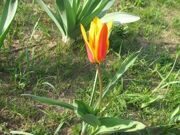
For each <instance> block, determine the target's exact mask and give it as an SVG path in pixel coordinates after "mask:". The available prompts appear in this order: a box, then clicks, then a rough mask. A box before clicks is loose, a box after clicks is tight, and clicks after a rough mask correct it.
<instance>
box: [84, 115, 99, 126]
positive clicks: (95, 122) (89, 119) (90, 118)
mask: <svg viewBox="0 0 180 135" xmlns="http://www.w3.org/2000/svg"><path fill="white" fill-rule="evenodd" d="M81 118H82V120H83V121H84V122H86V123H87V124H89V125H91V126H93V127H97V126H99V125H100V124H101V123H100V121H99V119H98V118H97V117H96V116H95V115H93V114H85V115H83V116H82V117H81Z"/></svg>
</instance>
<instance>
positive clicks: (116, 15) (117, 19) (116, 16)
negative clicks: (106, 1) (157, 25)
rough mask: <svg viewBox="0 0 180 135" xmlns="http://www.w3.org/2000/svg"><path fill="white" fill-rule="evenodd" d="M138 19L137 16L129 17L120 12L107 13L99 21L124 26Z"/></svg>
mask: <svg viewBox="0 0 180 135" xmlns="http://www.w3.org/2000/svg"><path fill="white" fill-rule="evenodd" d="M139 19H140V17H138V16H134V15H130V14H127V13H121V12H113V13H108V14H106V15H105V16H103V17H102V18H101V20H102V21H103V22H104V23H107V22H111V21H112V22H113V23H117V24H126V23H131V22H136V21H138V20H139Z"/></svg>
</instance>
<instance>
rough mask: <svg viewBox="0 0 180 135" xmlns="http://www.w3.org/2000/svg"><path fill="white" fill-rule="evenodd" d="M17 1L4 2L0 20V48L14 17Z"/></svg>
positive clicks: (8, 0)
mask: <svg viewBox="0 0 180 135" xmlns="http://www.w3.org/2000/svg"><path fill="white" fill-rule="evenodd" d="M17 6H18V0H6V2H5V5H4V9H3V12H2V16H1V18H0V48H1V46H2V44H3V41H4V39H5V36H6V34H7V32H8V28H9V26H10V24H11V22H12V20H13V18H14V16H15V13H16V10H17Z"/></svg>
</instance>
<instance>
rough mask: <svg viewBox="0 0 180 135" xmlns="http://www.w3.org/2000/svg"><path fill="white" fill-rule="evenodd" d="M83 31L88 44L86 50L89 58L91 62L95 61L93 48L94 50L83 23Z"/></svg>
mask: <svg viewBox="0 0 180 135" xmlns="http://www.w3.org/2000/svg"><path fill="white" fill-rule="evenodd" d="M81 33H82V36H83V39H84V41H85V44H86V51H87V55H88V59H89V61H90V62H91V63H94V55H93V50H92V48H91V46H90V44H89V42H88V39H87V35H86V31H85V29H84V26H83V25H82V24H81Z"/></svg>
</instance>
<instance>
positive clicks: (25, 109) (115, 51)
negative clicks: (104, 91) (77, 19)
mask: <svg viewBox="0 0 180 135" xmlns="http://www.w3.org/2000/svg"><path fill="white" fill-rule="evenodd" d="M0 6H2V5H1V4H0ZM179 6H180V2H179V1H178V0H173V1H171V0H159V1H155V0H152V1H145V0H135V1H130V0H128V1H125V0H122V1H121V3H118V2H117V4H116V5H115V7H114V8H113V10H118V11H119V10H121V11H126V12H130V13H134V14H137V15H139V16H140V17H141V20H140V21H139V22H136V23H133V24H129V25H126V26H123V27H122V26H121V27H119V26H116V27H115V28H114V30H113V32H112V35H111V50H110V53H109V55H108V57H107V61H106V62H105V64H103V65H102V66H103V83H104V84H106V83H107V82H108V81H109V79H110V78H112V77H113V75H114V74H115V73H116V71H117V70H118V68H119V66H120V65H121V63H122V61H123V60H124V59H125V58H126V57H127V56H128V55H129V54H131V53H132V52H136V51H138V50H140V49H141V48H142V50H141V53H140V56H139V58H138V60H137V61H136V62H135V65H134V66H133V67H132V68H131V69H130V70H128V72H126V74H125V75H124V76H123V78H122V79H121V80H120V81H119V82H118V83H117V84H116V86H115V87H114V88H113V89H112V93H111V94H109V95H108V98H107V99H106V100H107V101H111V102H110V104H108V105H107V110H106V112H105V114H108V115H110V116H116V117H121V118H130V119H134V120H139V121H141V122H143V123H145V124H146V125H147V126H149V127H150V128H148V129H147V130H145V131H142V132H138V133H131V134H144V135H146V134H150V135H151V134H152V135H156V134H157V135H161V134H163V135H169V134H176V135H178V133H179V132H180V131H179V124H178V123H173V125H171V124H170V116H171V114H172V112H173V111H174V110H175V108H176V107H177V106H178V105H179V104H180V100H179V99H180V91H179V89H180V84H173V85H169V86H167V87H165V88H161V89H158V91H157V92H156V93H152V90H153V89H155V88H156V87H157V86H158V85H159V83H160V82H161V81H162V80H163V78H165V76H167V75H168V73H169V72H170V70H171V68H172V66H173V63H174V61H175V59H176V56H177V55H178V54H179V52H180V47H179V43H180V41H179V29H180V25H179V19H180V18H179V16H178V15H179V10H178V7H179ZM0 9H1V8H0ZM35 24H37V26H36V25H35ZM179 69H180V59H179V57H178V58H177V61H176V64H175V66H174V68H173V70H172V72H171V74H170V76H169V77H168V78H167V80H165V83H164V84H167V83H168V82H172V81H179V80H180V75H179V74H180V70H179ZM94 74H95V69H94V66H93V65H90V63H89V62H88V60H87V59H86V53H85V49H84V45H83V42H81V41H77V42H75V43H73V47H70V46H67V45H63V44H62V43H61V42H60V36H59V33H58V30H57V29H56V26H55V25H54V24H53V23H52V21H51V20H50V19H49V18H48V17H47V15H46V14H45V13H44V12H43V11H42V10H41V9H40V8H39V6H38V5H36V4H33V3H32V2H27V1H25V0H22V1H20V5H19V9H18V12H17V15H16V18H15V21H14V22H13V24H12V27H11V29H10V34H9V35H8V37H7V40H6V42H5V48H3V49H2V50H1V53H0V134H9V132H10V131H12V130H18V131H19V130H21V131H26V132H29V133H32V134H35V135H51V134H53V133H54V132H55V130H56V128H57V127H58V125H59V124H60V123H64V124H63V126H62V128H61V130H60V131H61V134H78V129H79V126H80V125H79V124H76V126H72V125H73V123H74V124H75V123H77V121H78V120H77V119H75V118H74V115H73V114H71V113H70V112H67V111H66V110H63V109H59V108H55V107H50V106H47V105H43V104H40V103H38V102H34V101H32V100H31V99H29V98H25V97H22V96H21V94H24V93H31V94H35V95H41V96H46V97H51V98H54V99H61V100H64V101H67V102H71V101H72V100H73V99H74V98H78V99H84V100H86V101H88V99H89V98H90V94H91V93H90V90H91V87H92V84H93V78H94ZM115 95H116V96H115ZM159 95H161V96H163V98H162V99H158V98H157V97H158V96H159ZM152 99H157V100H155V102H153V103H150V104H148V106H147V107H145V108H141V106H142V104H143V103H147V102H149V101H151V100H152ZM104 103H106V102H104ZM104 105H106V104H104ZM70 128H71V129H70ZM122 135H124V134H122Z"/></svg>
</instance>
